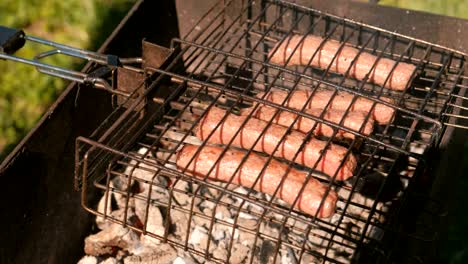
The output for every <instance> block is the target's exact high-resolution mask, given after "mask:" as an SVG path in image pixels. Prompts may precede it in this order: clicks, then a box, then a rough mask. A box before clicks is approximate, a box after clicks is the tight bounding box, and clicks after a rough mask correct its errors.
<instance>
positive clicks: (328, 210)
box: [176, 145, 337, 218]
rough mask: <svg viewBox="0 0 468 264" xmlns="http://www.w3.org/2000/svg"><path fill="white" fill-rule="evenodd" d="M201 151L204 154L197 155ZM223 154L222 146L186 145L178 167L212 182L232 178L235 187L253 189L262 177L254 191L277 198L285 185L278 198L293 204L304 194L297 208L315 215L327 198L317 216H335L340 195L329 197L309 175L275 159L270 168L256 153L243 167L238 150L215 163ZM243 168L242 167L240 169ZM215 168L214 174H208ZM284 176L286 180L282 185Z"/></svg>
mask: <svg viewBox="0 0 468 264" xmlns="http://www.w3.org/2000/svg"><path fill="white" fill-rule="evenodd" d="M198 150H200V152H199V153H198V154H197V151H198ZM222 151H223V148H222V147H214V146H204V147H203V148H200V147H198V146H194V145H185V146H183V147H182V149H181V150H179V151H178V152H177V161H176V163H177V168H178V169H179V170H180V171H183V172H186V173H189V174H191V175H194V176H197V177H205V176H207V175H208V178H209V179H211V180H219V181H223V182H229V181H230V180H231V178H232V183H233V184H236V185H242V186H244V187H247V188H252V186H253V184H254V183H255V181H256V180H257V178H258V177H260V179H259V180H258V181H257V183H256V184H255V186H253V189H254V190H256V191H259V192H263V193H266V194H269V195H273V194H274V192H275V190H276V189H277V188H278V186H280V184H281V186H280V188H279V190H278V192H277V197H278V198H280V199H282V200H283V201H285V202H287V203H289V204H293V203H294V200H295V199H296V197H297V196H298V195H299V194H300V196H299V199H298V201H297V202H296V205H295V208H296V209H299V210H301V211H303V212H304V213H306V214H309V215H313V216H314V215H315V214H316V212H317V210H318V209H319V206H320V203H321V201H322V199H324V202H323V204H322V207H320V210H319V213H318V215H317V216H318V217H321V218H327V217H331V216H332V215H333V214H334V212H335V206H336V201H337V194H336V192H335V191H333V190H330V191H329V193H328V195H327V196H326V197H325V192H326V190H327V187H326V186H325V185H323V184H322V183H320V182H319V181H318V180H316V179H314V178H310V179H309V180H308V181H307V182H306V181H305V179H306V176H307V173H306V172H304V171H300V170H297V169H294V168H291V169H290V170H289V172H288V165H286V164H284V163H282V162H279V161H277V160H275V159H271V161H270V163H268V165H266V164H267V160H268V158H266V157H263V156H260V155H258V154H256V153H253V152H251V153H250V154H249V155H248V157H247V158H246V160H245V162H244V163H243V164H242V159H243V158H244V157H245V156H246V153H245V152H244V151H240V150H234V149H228V150H227V151H226V152H225V153H224V155H223V156H222V157H221V159H220V160H219V161H218V162H217V163H215V162H216V161H217V160H218V158H219V157H220V155H221V153H222ZM193 157H194V158H193ZM192 158H193V160H192ZM190 160H192V162H190ZM189 162H190V163H189ZM241 164H242V165H241ZM265 165H266V168H265V170H264V171H263V173H262V169H263V166H265ZM239 166H241V167H240V168H239V169H238V167H239ZM212 168H213V169H212ZM211 169H212V171H211V173H210V174H208V172H209V171H210V170H211ZM236 170H237V172H236ZM283 177H286V178H285V179H284V181H283V182H282V183H281V180H282V178H283ZM304 184H306V186H305V187H304V190H303V192H302V193H300V190H301V188H302V186H303V185H304ZM324 197H325V198H324Z"/></svg>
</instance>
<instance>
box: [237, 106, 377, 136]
mask: <svg viewBox="0 0 468 264" xmlns="http://www.w3.org/2000/svg"><path fill="white" fill-rule="evenodd" d="M277 111H280V112H279V113H278V114H277V115H276V117H275V118H274V119H273V123H275V124H278V125H282V126H285V127H289V126H290V125H291V124H292V123H293V122H294V120H295V119H296V118H297V121H296V122H295V123H294V126H293V128H294V129H296V130H298V131H301V132H303V133H308V132H309V131H310V130H312V128H314V126H315V125H316V127H315V129H314V131H313V134H314V135H317V136H326V137H331V136H333V131H334V130H333V127H331V126H328V125H325V124H323V123H320V122H319V123H317V122H315V120H313V119H310V118H306V117H303V116H300V115H297V114H295V113H291V112H288V111H281V110H278V109H275V108H273V107H269V106H260V107H258V108H257V110H255V112H254V113H253V116H254V117H255V118H258V119H261V120H264V121H267V122H269V121H270V120H272V118H273V116H274V115H275V113H276V112H277ZM322 111H323V110H322V109H318V108H313V109H305V110H304V112H305V113H307V114H309V115H312V116H316V117H320V115H321V114H322ZM249 112H251V111H250V109H247V110H246V111H242V112H241V113H242V114H248V113H249ZM345 113H346V112H345V111H343V110H335V109H328V110H326V111H325V113H324V115H323V119H325V120H327V121H330V122H333V123H336V124H339V123H340V121H341V119H342V118H343V116H345ZM366 115H367V113H366V112H363V111H350V112H349V113H348V114H347V115H346V116H345V118H344V120H343V123H342V125H341V126H343V127H346V128H349V129H351V130H354V131H356V132H359V131H361V130H360V129H361V126H363V124H364V123H365V124H364V126H363V128H362V131H361V132H362V134H364V135H366V136H368V135H370V134H371V133H372V130H373V129H374V119H373V118H372V117H369V119H368V120H367V122H365V120H366ZM316 123H317V124H316ZM335 137H337V138H350V139H353V138H354V134H352V133H348V132H346V131H344V130H338V132H337V133H336V135H335Z"/></svg>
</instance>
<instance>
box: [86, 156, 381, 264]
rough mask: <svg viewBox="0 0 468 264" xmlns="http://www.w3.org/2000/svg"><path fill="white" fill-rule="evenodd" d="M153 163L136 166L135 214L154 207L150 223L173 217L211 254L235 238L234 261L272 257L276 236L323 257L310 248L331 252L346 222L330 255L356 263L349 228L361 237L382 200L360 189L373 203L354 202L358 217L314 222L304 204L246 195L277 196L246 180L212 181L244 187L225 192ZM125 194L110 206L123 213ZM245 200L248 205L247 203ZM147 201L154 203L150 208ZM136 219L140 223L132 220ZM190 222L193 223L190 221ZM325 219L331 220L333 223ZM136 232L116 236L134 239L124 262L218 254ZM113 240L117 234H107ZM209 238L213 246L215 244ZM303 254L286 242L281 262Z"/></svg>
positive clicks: (195, 259) (118, 184) (223, 255)
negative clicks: (155, 168) (158, 170)
mask: <svg viewBox="0 0 468 264" xmlns="http://www.w3.org/2000/svg"><path fill="white" fill-rule="evenodd" d="M130 164H133V165H134V164H136V163H135V162H130ZM145 166H146V165H143V164H140V167H141V168H135V170H134V171H133V175H134V176H135V177H137V178H139V180H138V181H135V182H134V183H133V185H136V186H137V187H138V188H135V190H139V192H138V191H136V192H135V193H132V194H131V195H132V196H134V197H132V198H129V199H130V202H129V205H128V206H129V212H132V210H133V211H135V212H134V214H135V215H136V217H137V219H139V221H140V222H141V224H143V225H144V224H145V219H146V213H148V217H147V223H146V230H147V231H148V232H150V233H153V234H156V235H159V236H161V237H162V236H164V235H165V234H164V231H165V221H169V223H168V224H169V225H168V227H169V229H168V234H166V235H167V236H168V237H167V239H168V240H169V241H172V242H175V243H178V244H182V245H183V244H184V243H185V242H186V241H187V243H188V244H187V246H188V247H189V248H190V249H191V250H196V251H198V252H205V251H206V250H208V253H209V255H210V257H211V258H216V259H219V260H222V261H227V256H228V250H229V247H230V245H231V243H232V249H231V256H230V258H229V262H231V263H242V262H250V261H251V260H250V258H252V256H253V258H254V259H253V260H252V262H253V263H268V262H271V261H272V260H273V259H274V258H275V256H274V254H275V252H276V251H275V250H276V247H277V244H276V243H275V242H274V241H275V240H278V239H280V238H281V239H282V241H287V242H288V243H291V244H293V245H295V246H297V247H302V245H303V243H306V245H305V253H304V254H303V256H302V259H301V263H316V262H320V261H321V259H319V258H317V257H315V256H313V255H311V254H309V253H310V252H314V253H319V254H324V253H325V249H326V247H327V246H328V245H329V243H328V242H329V239H331V237H332V235H331V232H330V231H329V230H330V229H332V230H334V229H335V225H337V224H338V223H339V228H338V229H337V231H336V234H335V235H334V236H333V242H332V243H330V249H329V250H328V253H327V254H328V255H327V256H328V257H330V258H336V259H337V260H340V261H342V262H344V263H349V262H350V257H349V256H350V255H351V254H352V253H353V250H352V247H353V246H354V245H352V243H351V242H350V241H349V239H346V238H344V237H343V236H345V237H352V238H354V239H358V235H359V234H360V233H361V232H362V231H363V228H364V224H365V221H366V220H367V218H368V217H369V211H370V210H369V209H368V208H370V207H372V205H373V203H374V200H372V199H370V198H366V197H364V196H362V195H360V194H358V193H355V194H353V195H352V197H351V201H353V202H355V203H358V204H361V205H363V206H365V207H367V208H362V207H359V206H355V205H348V207H347V208H346V215H352V216H353V217H355V218H357V219H352V218H349V217H347V216H345V217H344V218H343V219H341V213H337V214H335V215H334V216H333V217H331V218H329V219H321V221H322V222H323V221H325V222H328V223H330V224H328V225H327V224H323V223H316V222H312V221H311V219H310V218H309V217H305V216H304V215H301V214H298V213H296V212H292V213H290V214H284V215H282V214H277V213H274V212H267V213H266V214H265V211H264V210H265V209H264V208H262V207H261V206H259V205H257V204H254V203H251V202H249V201H247V200H245V199H243V198H242V196H246V195H247V194H249V197H251V198H253V199H258V200H259V201H269V199H271V196H268V195H264V194H262V193H259V192H256V191H250V190H249V189H246V188H244V187H239V186H235V185H232V184H231V185H229V186H228V185H227V184H226V183H220V182H211V183H212V184H216V185H218V186H220V187H221V188H228V189H229V190H232V191H234V192H236V193H238V194H239V196H240V197H237V196H236V195H230V194H222V193H221V192H220V191H218V190H216V189H213V188H209V187H207V186H204V185H202V184H201V185H198V184H195V183H193V182H190V183H189V182H186V181H184V180H182V179H179V180H177V179H168V178H166V177H162V176H156V177H155V176H154V174H153V173H152V172H151V171H150V169H148V170H146V169H145ZM129 167H131V166H129ZM127 171H128V172H130V169H129V168H127V169H126V172H127ZM118 178H120V179H118ZM125 180H127V182H125ZM111 182H112V184H113V185H112V186H113V187H114V188H116V189H119V190H127V188H126V185H127V184H128V179H127V178H125V177H115V178H114V179H112V181H111ZM150 187H151V191H150ZM171 188H174V191H173V192H172V197H170V192H169V191H168V190H170V189H171ZM195 190H198V191H197V193H196V195H197V196H198V197H196V196H195V194H194V191H195ZM338 194H339V196H340V197H341V199H342V200H345V201H346V200H347V199H348V198H349V196H350V195H351V193H350V192H349V191H348V190H346V189H345V188H340V189H339V190H338ZM148 196H150V199H149V200H148V199H147V198H148ZM125 198H126V196H125V195H120V197H119V199H121V200H120V202H116V201H115V200H117V195H115V193H110V195H108V198H107V203H108V206H107V211H106V213H107V214H115V212H116V211H119V210H122V206H125V203H124V202H125ZM112 199H114V200H112ZM218 200H220V202H221V203H219V204H218V205H216V201H218ZM122 201H123V202H122ZM148 201H149V205H148ZM169 201H171V208H170V210H168V206H169ZM105 202H106V199H105V197H103V198H102V199H101V201H100V202H99V204H98V211H100V212H104V206H103V205H104V204H105ZM115 204H117V206H116V207H117V208H113V207H112V206H110V205H114V207H115ZM273 204H279V205H282V206H287V205H286V204H284V203H282V202H281V201H279V200H278V199H274V200H273ZM240 206H242V208H239V207H240ZM337 206H338V208H339V210H343V209H344V206H345V204H344V203H343V202H341V201H340V202H339V203H338V205H337ZM147 207H148V210H147V209H146V208H147ZM377 209H378V210H380V211H383V212H386V210H388V204H384V203H379V204H378V205H377ZM111 210H112V211H111ZM188 210H193V211H194V213H195V215H193V216H192V217H191V218H189V213H188ZM248 212H252V213H248ZM338 212H340V211H338ZM259 216H262V221H260V218H259ZM121 218H122V217H121ZM212 218H214V222H213V226H212V229H211V233H210V225H211V224H212V221H210V219H212ZM189 219H191V221H189ZM372 220H373V221H377V222H379V221H384V220H385V219H384V218H383V216H382V215H381V214H379V213H374V215H373V216H372ZM96 221H97V224H98V227H99V228H102V229H104V230H103V231H105V230H112V232H115V233H117V234H120V235H122V234H123V232H124V231H125V232H129V229H128V228H123V227H121V228H120V227H119V228H117V227H118V226H120V225H117V224H112V223H110V222H109V221H107V220H104V219H103V218H102V217H98V218H97V219H96ZM284 221H286V225H285V228H283V229H281V226H282V224H283V222H284ZM131 224H133V223H131V222H130V225H131ZM232 225H235V226H236V227H237V228H233V227H232ZM189 226H190V228H189V229H188V227H189ZM323 227H326V229H324V228H323ZM113 229H115V230H113ZM187 231H188V232H187ZM106 232H110V231H105V232H104V233H106ZM132 232H133V231H132ZM133 233H134V234H136V236H135V237H134V238H132V239H136V242H135V241H133V242H128V243H127V244H128V245H124V244H125V243H115V241H113V242H112V243H110V244H117V246H118V247H126V248H122V249H121V250H122V252H123V251H125V252H129V253H130V256H125V257H122V260H125V261H126V262H124V263H163V262H164V261H169V262H167V263H171V262H172V263H179V264H181V263H187V264H192V263H193V264H195V263H211V262H212V261H207V260H206V259H204V257H202V256H199V255H197V254H193V253H190V252H187V251H184V250H183V249H181V248H179V247H176V248H172V247H170V246H169V245H168V244H165V243H162V242H161V241H160V240H159V239H156V238H154V237H151V236H149V235H143V234H138V233H136V232H133ZM257 233H259V234H261V236H262V237H258V238H257V240H256V244H255V245H254V241H255V237H256V235H257ZM307 234H308V235H307ZM368 234H369V236H370V237H373V238H377V239H378V238H379V237H381V234H382V232H381V230H379V229H378V228H377V229H376V228H374V227H373V226H372V225H371V227H370V229H369V231H368ZM114 237H115V235H114ZM117 237H119V236H117ZM104 238H105V237H104ZM119 238H120V237H119ZM87 239H88V238H87ZM88 240H89V239H88ZM105 240H112V239H109V238H105ZM114 240H115V239H114ZM127 240H128V239H127ZM208 241H209V248H207V246H208ZM340 243H341V244H343V245H341V244H340ZM104 244H106V243H104ZM108 244H109V242H108ZM168 246H169V248H166V250H165V251H164V253H165V254H162V253H161V252H162V249H163V248H164V247H168ZM104 248H105V247H104ZM166 253H167V254H166ZM155 256H159V257H155ZM298 257H299V252H298V251H294V250H292V249H291V248H289V247H288V246H287V245H286V244H281V246H280V248H279V252H278V255H277V256H276V263H297V259H298ZM158 259H159V260H158ZM129 261H133V262H129ZM138 261H140V262H138ZM143 261H147V262H143ZM157 261H159V262H157Z"/></svg>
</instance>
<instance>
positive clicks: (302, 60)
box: [269, 35, 416, 91]
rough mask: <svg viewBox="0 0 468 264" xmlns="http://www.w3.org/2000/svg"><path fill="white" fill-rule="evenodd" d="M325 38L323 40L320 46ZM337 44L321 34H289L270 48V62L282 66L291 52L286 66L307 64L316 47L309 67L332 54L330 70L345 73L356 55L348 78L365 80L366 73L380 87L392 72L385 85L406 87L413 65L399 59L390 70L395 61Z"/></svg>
mask: <svg viewBox="0 0 468 264" xmlns="http://www.w3.org/2000/svg"><path fill="white" fill-rule="evenodd" d="M324 41H325V43H324V44H323V45H322V46H320V44H321V43H322V42H324ZM340 46H341V43H340V42H338V41H336V40H332V39H329V40H324V39H323V38H321V37H318V36H313V35H307V36H306V37H305V38H304V39H303V36H301V35H292V36H291V37H289V38H287V39H285V40H284V41H282V42H279V43H277V44H276V46H275V47H274V48H273V49H272V50H271V51H270V54H269V56H270V58H271V59H270V62H271V63H274V64H281V65H284V64H285V63H286V60H287V59H288V58H289V57H290V56H291V54H292V56H291V59H290V60H289V62H288V64H287V66H294V65H304V66H307V65H308V63H309V61H310V60H311V59H312V56H314V53H315V52H316V50H317V49H320V50H319V52H317V53H316V55H315V56H314V58H313V59H312V62H311V63H310V66H314V67H319V68H322V69H326V68H327V67H328V66H329V65H330V63H332V59H333V57H335V56H336V58H335V60H334V61H333V63H332V65H331V67H330V71H331V72H335V73H341V74H345V73H346V71H347V70H348V68H350V67H351V62H352V61H353V59H354V58H356V57H357V59H356V61H355V62H354V64H353V65H352V67H351V69H350V70H349V76H350V77H353V78H356V79H359V80H364V78H365V76H366V75H367V74H369V77H368V79H367V81H368V82H371V83H375V84H377V85H380V86H382V85H384V82H385V80H386V79H387V77H388V76H389V75H390V74H391V75H390V77H389V78H388V81H387V82H386V83H385V87H386V88H389V89H392V90H399V91H402V90H405V89H406V87H408V85H409V82H410V81H411V78H412V76H413V73H414V71H415V70H416V66H415V65H413V64H409V63H404V62H398V64H397V65H396V67H395V68H394V69H393V67H394V65H395V64H396V63H397V62H396V61H394V60H391V59H386V58H380V59H379V60H378V61H377V59H378V58H377V56H374V55H372V54H370V53H367V52H362V53H360V54H359V50H358V49H356V48H353V47H351V46H348V45H345V46H343V48H342V49H341V50H339V48H340ZM296 47H297V49H296ZM276 48H278V49H276ZM275 50H276V51H275ZM273 52H274V53H273ZM293 52H294V53H293ZM375 63H377V64H376V65H375V67H374V68H373V69H372V72H371V68H372V66H373V65H374V64H375ZM392 69H393V71H392Z"/></svg>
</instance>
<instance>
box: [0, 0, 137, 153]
mask: <svg viewBox="0 0 468 264" xmlns="http://www.w3.org/2000/svg"><path fill="white" fill-rule="evenodd" d="M134 2H135V0H113V1H112V0H67V1H62V0H2V1H0V25H3V26H7V27H14V28H18V29H23V30H24V31H25V32H26V34H28V35H33V36H37V37H41V38H45V39H47V40H52V41H55V42H59V43H64V44H67V45H70V46H74V47H78V48H85V49H93V50H94V49H96V48H97V47H99V46H100V45H101V44H102V41H103V40H104V39H105V38H104V37H105V36H108V35H109V34H110V33H111V32H112V30H113V29H114V28H115V26H116V25H117V23H118V22H119V21H120V20H121V19H122V17H123V16H124V15H125V13H126V11H127V10H128V9H129V8H130V7H131V6H132V5H133V3H134ZM110 12H112V13H111V14H112V16H109V15H108V14H107V13H110ZM109 18H110V20H111V21H108V20H109ZM105 19H107V21H105ZM104 26H106V28H103V27H104ZM48 49H50V48H48ZM45 50H47V49H45V47H44V46H41V45H30V44H29V45H26V46H25V47H24V48H22V49H21V50H20V51H18V52H17V54H15V55H17V56H21V57H26V58H32V57H33V56H34V55H36V54H37V53H38V52H41V51H45ZM46 62H47V63H51V64H54V65H60V66H62V67H65V68H72V69H79V68H80V67H81V66H82V65H83V62H82V61H80V60H76V59H73V58H70V57H66V56H54V57H52V58H48V59H47V60H46ZM0 71H1V72H2V74H1V75H0V159H1V158H2V156H4V155H5V154H7V152H8V151H11V149H12V147H13V146H14V144H16V143H17V142H18V141H19V140H21V139H22V138H23V137H24V136H25V135H26V134H27V132H28V131H29V130H30V129H31V128H32V127H33V126H34V125H35V123H36V122H37V120H38V119H39V118H40V117H41V115H42V114H43V113H44V112H45V111H46V110H47V108H48V107H49V105H50V104H51V103H52V102H53V101H54V100H55V99H56V98H57V96H58V95H59V94H60V92H62V91H63V89H64V88H65V87H66V85H67V82H66V81H64V80H61V79H58V78H54V77H51V76H47V75H44V74H41V73H39V72H37V71H36V70H35V69H34V68H33V67H31V66H27V65H23V64H20V63H15V62H11V61H0ZM2 152H3V153H2ZM2 154H3V155H2Z"/></svg>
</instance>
